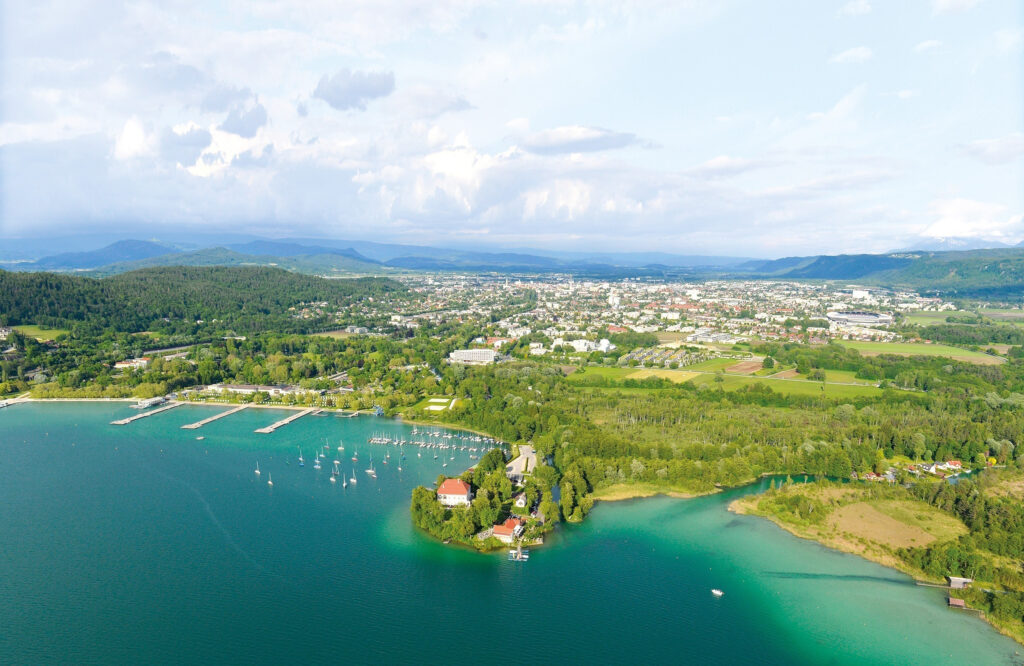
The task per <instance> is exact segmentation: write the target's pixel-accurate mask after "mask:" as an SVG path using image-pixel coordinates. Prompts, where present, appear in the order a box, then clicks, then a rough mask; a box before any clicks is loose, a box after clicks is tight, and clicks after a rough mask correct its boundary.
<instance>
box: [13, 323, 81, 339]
mask: <svg viewBox="0 0 1024 666" xmlns="http://www.w3.org/2000/svg"><path fill="white" fill-rule="evenodd" d="M12 328H14V330H16V331H19V332H21V333H24V334H25V335H27V336H28V337H30V338H35V339H36V340H43V341H46V340H54V339H56V337H57V336H58V335H60V334H61V333H67V332H68V331H67V329H63V328H42V327H40V326H36V325H34V324H23V325H21V326H14V327H12Z"/></svg>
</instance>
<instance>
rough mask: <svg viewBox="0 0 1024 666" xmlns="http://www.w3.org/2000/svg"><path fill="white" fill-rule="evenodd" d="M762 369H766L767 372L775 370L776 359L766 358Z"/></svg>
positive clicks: (762, 363) (762, 362)
mask: <svg viewBox="0 0 1024 666" xmlns="http://www.w3.org/2000/svg"><path fill="white" fill-rule="evenodd" d="M761 367H762V368H764V369H766V370H769V369H771V368H774V367H775V359H774V358H772V357H771V356H765V357H764V360H763V361H761Z"/></svg>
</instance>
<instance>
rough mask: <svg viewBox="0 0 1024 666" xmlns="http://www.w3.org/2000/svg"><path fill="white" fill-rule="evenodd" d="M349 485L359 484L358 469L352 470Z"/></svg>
mask: <svg viewBox="0 0 1024 666" xmlns="http://www.w3.org/2000/svg"><path fill="white" fill-rule="evenodd" d="M348 482H349V483H359V479H357V478H356V468H355V467H353V468H352V478H351V479H349V480H348Z"/></svg>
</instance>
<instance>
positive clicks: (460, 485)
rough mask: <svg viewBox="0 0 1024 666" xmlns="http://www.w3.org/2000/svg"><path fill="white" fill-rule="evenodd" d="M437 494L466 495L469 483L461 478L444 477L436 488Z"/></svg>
mask: <svg viewBox="0 0 1024 666" xmlns="http://www.w3.org/2000/svg"><path fill="white" fill-rule="evenodd" d="M437 494H438V495H468V494H469V484H468V483H466V482H465V481H463V480H462V479H445V480H444V483H442V484H441V485H440V487H438V489H437Z"/></svg>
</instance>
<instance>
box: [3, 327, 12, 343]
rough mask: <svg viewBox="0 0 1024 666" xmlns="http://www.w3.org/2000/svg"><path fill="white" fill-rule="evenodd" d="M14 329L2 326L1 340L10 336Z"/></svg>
mask: <svg viewBox="0 0 1024 666" xmlns="http://www.w3.org/2000/svg"><path fill="white" fill-rule="evenodd" d="M12 330H14V329H12V328H10V327H8V326H0V340H6V339H7V338H8V336H10V334H11V331H12Z"/></svg>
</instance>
